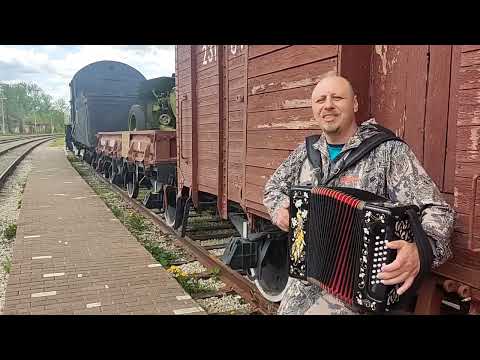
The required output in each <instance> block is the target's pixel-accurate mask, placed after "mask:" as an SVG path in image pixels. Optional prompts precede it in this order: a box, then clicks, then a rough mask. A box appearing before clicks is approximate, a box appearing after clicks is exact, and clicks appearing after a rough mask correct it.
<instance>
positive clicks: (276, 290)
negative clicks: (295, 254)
mask: <svg viewBox="0 0 480 360" xmlns="http://www.w3.org/2000/svg"><path fill="white" fill-rule="evenodd" d="M287 241H288V239H287V238H286V237H285V238H282V239H277V240H273V241H270V242H269V243H265V244H264V245H263V246H268V249H267V251H266V253H265V256H264V258H263V259H261V264H259V265H258V267H257V268H251V269H250V271H249V272H250V274H249V275H250V276H249V277H253V278H255V280H254V282H255V285H256V286H257V288H258V290H259V291H260V293H261V294H262V295H263V296H264V297H265V298H266V299H267V300H269V301H272V302H280V301H281V300H282V298H283V296H284V295H285V291H286V290H287V288H288V287H289V286H290V282H291V278H290V277H289V276H288V263H287V244H286V242H287Z"/></svg>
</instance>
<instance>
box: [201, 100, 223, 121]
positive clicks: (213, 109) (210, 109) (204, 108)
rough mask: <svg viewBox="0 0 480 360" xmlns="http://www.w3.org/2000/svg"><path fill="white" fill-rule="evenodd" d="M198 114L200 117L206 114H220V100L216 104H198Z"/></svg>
mask: <svg viewBox="0 0 480 360" xmlns="http://www.w3.org/2000/svg"><path fill="white" fill-rule="evenodd" d="M197 114H198V116H199V117H200V116H206V115H213V114H217V116H218V101H217V103H216V104H210V105H203V104H201V105H198V108H197Z"/></svg>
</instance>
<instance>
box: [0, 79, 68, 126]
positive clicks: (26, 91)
mask: <svg viewBox="0 0 480 360" xmlns="http://www.w3.org/2000/svg"><path fill="white" fill-rule="evenodd" d="M0 98H3V99H4V100H3V101H2V100H0V128H2V126H3V118H2V116H4V118H5V130H6V132H7V133H42V132H48V133H50V132H52V127H53V132H63V131H64V124H65V120H66V118H67V117H68V116H69V113H70V106H69V104H68V103H67V102H66V101H65V100H64V99H62V98H60V99H58V100H54V99H53V98H52V96H50V95H48V94H47V93H45V92H44V91H43V90H42V89H41V88H40V87H39V86H38V85H37V84H35V83H25V82H19V83H15V84H6V83H2V82H0ZM5 98H6V99H5ZM2 102H3V114H2V112H1V111H2V109H1V106H2V105H1V103H2ZM35 127H36V130H34V128H35ZM2 133H3V128H2Z"/></svg>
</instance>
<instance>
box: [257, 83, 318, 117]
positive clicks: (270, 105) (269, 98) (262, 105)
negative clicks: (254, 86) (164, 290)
mask: <svg viewBox="0 0 480 360" xmlns="http://www.w3.org/2000/svg"><path fill="white" fill-rule="evenodd" d="M314 87H315V85H311V86H305V87H301V88H295V89H287V90H280V91H276V92H272V93H267V94H259V95H252V96H249V97H248V112H249V113H252V112H255V111H268V110H281V109H296V108H310V107H311V103H312V100H311V96H312V91H313V88H314Z"/></svg>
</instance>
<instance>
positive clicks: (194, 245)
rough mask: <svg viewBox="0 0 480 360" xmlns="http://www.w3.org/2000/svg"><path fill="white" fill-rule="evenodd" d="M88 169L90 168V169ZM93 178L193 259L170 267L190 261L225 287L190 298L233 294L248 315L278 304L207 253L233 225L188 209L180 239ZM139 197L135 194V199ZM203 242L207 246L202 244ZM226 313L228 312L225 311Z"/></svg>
mask: <svg viewBox="0 0 480 360" xmlns="http://www.w3.org/2000/svg"><path fill="white" fill-rule="evenodd" d="M90 169H91V167H90ZM93 172H94V173H95V176H96V178H97V179H99V180H100V181H101V182H102V183H103V184H105V185H106V186H108V187H109V188H110V189H111V190H112V191H113V192H115V193H117V194H118V195H120V197H121V198H122V199H123V200H124V201H125V202H127V203H128V204H130V205H131V206H132V207H133V208H134V209H135V210H136V211H138V212H139V213H141V214H142V215H144V216H146V217H147V218H149V219H150V220H151V221H152V222H153V223H154V224H155V225H157V226H158V227H159V228H160V229H161V230H162V231H163V232H164V233H166V234H171V235H173V236H174V238H175V243H176V244H177V245H179V246H180V247H182V248H183V249H185V250H186V251H187V252H188V253H189V254H190V255H191V256H192V258H193V260H189V261H184V262H178V261H174V262H172V264H171V265H183V264H187V263H190V262H193V261H198V262H199V263H201V264H202V265H203V266H204V267H206V268H207V269H212V268H216V269H219V272H218V274H217V275H218V277H219V278H220V280H221V281H223V282H224V283H225V284H226V290H223V289H222V290H219V291H217V292H214V293H212V294H209V293H207V294H200V295H192V298H194V299H205V298H208V297H221V296H223V295H227V294H231V293H236V294H238V295H240V296H241V297H242V298H243V299H244V300H245V301H246V302H247V303H249V304H250V305H251V306H252V308H253V310H252V311H251V312H249V314H264V315H268V314H274V313H276V310H277V307H278V305H276V304H274V303H272V302H270V301H268V300H267V299H265V298H264V297H263V296H262V295H261V294H260V292H259V291H258V290H257V288H256V286H255V284H254V283H252V282H251V281H249V280H248V278H247V277H246V276H242V275H241V274H240V273H238V272H237V271H235V270H232V269H231V268H230V267H229V266H227V265H225V264H224V263H223V262H222V260H221V259H219V258H218V257H217V256H215V255H213V254H211V253H210V252H209V250H214V249H221V248H225V246H227V245H228V239H229V237H230V236H232V235H234V234H235V233H236V230H235V228H234V226H233V225H232V224H231V223H229V222H228V221H226V220H222V219H219V218H217V217H216V216H215V215H214V214H211V215H207V216H206V215H205V212H203V213H202V214H201V215H200V214H198V213H196V212H195V210H191V215H190V216H189V221H188V227H187V229H185V234H186V235H185V236H183V237H182V236H181V232H182V231H181V229H179V230H173V229H172V228H170V227H169V226H168V225H167V223H166V222H165V220H164V218H163V217H162V215H161V214H158V213H156V212H154V211H153V210H151V209H148V208H147V207H145V206H144V204H143V203H142V202H141V201H139V200H137V199H132V198H130V197H129V196H128V193H127V191H126V190H123V189H122V188H121V187H119V186H117V185H115V184H112V183H110V182H109V181H108V180H107V179H106V178H104V176H103V175H102V174H100V173H98V172H97V171H95V170H93ZM140 197H141V194H139V196H138V198H140ZM202 243H207V244H202ZM209 276H212V275H211V274H209V273H204V274H196V277H201V278H208V277H209ZM229 314H230V312H229Z"/></svg>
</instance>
